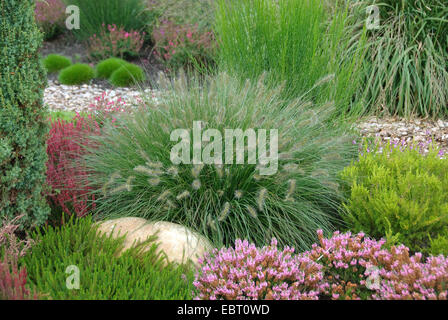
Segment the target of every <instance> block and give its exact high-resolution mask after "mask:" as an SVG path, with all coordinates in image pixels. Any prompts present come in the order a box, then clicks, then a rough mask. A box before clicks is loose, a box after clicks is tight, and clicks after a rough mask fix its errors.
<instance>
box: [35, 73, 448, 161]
mask: <svg viewBox="0 0 448 320" xmlns="http://www.w3.org/2000/svg"><path fill="white" fill-rule="evenodd" d="M104 92H105V94H106V96H107V99H108V101H116V100H117V99H119V98H121V99H122V100H123V101H124V102H125V103H126V104H128V105H129V104H131V105H132V104H134V103H136V102H138V101H139V99H140V98H141V95H142V92H141V91H138V90H136V89H132V88H114V89H110V88H104V87H102V86H101V85H97V84H91V85H81V86H66V85H61V84H59V83H58V82H57V81H51V80H50V81H49V82H48V87H47V88H46V89H45V94H44V102H45V103H46V104H47V105H48V107H49V109H50V110H54V111H63V110H65V111H75V112H82V111H88V110H91V105H92V104H94V103H95V98H97V97H101V96H102V95H103V93H104ZM144 94H145V96H146V97H152V98H153V99H155V100H157V95H158V94H160V92H158V91H156V90H153V89H150V88H147V89H145V90H144ZM357 128H358V129H359V131H360V134H361V135H362V136H365V137H379V138H381V140H383V141H385V142H388V141H392V142H395V143H397V142H400V143H402V144H408V143H409V142H412V141H416V142H421V143H424V142H428V141H429V140H431V141H434V142H435V143H436V144H437V146H438V147H439V148H440V149H441V150H442V152H443V153H445V154H448V121H447V120H441V119H437V120H431V119H410V120H405V119H400V118H393V117H382V118H377V117H369V118H364V119H362V120H360V122H359V123H358V124H357ZM425 151H427V150H425Z"/></svg>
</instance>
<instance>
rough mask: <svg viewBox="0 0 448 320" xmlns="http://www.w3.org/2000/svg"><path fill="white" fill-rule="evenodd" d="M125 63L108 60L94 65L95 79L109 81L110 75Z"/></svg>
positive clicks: (115, 59)
mask: <svg viewBox="0 0 448 320" xmlns="http://www.w3.org/2000/svg"><path fill="white" fill-rule="evenodd" d="M126 63H127V62H126V61H125V60H123V59H119V58H109V59H106V60H103V61H101V62H100V63H98V64H97V65H96V77H97V78H100V79H109V78H110V76H111V75H112V73H113V72H114V71H115V70H117V69H118V68H120V67H122V66H123V65H125V64H126Z"/></svg>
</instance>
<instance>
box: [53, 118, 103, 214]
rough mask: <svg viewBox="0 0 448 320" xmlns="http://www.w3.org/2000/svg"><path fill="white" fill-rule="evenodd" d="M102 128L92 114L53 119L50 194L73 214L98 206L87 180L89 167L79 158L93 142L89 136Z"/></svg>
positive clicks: (65, 209)
mask: <svg viewBox="0 0 448 320" xmlns="http://www.w3.org/2000/svg"><path fill="white" fill-rule="evenodd" d="M99 132H100V126H99V124H98V122H97V121H95V120H94V119H93V118H92V117H91V116H89V117H82V116H80V115H77V116H76V117H75V118H74V119H73V121H72V122H67V121H64V120H57V121H53V122H51V129H50V135H49V139H48V141H47V154H48V162H47V183H48V184H49V185H50V186H51V188H52V191H51V193H50V194H49V198H50V199H51V200H52V201H53V203H54V204H56V205H58V206H60V207H61V208H62V210H63V211H64V212H65V213H67V214H69V215H70V214H72V213H75V214H76V215H77V216H78V217H82V216H84V215H86V214H87V213H88V212H89V210H90V209H91V208H94V207H95V203H94V202H93V201H94V200H95V198H94V196H93V195H91V194H90V191H91V188H90V187H89V186H88V185H86V184H85V183H84V182H83V177H85V175H86V169H85V168H84V167H83V166H82V165H80V164H79V162H77V161H78V160H79V159H80V157H81V156H82V155H83V154H84V152H85V147H86V146H89V145H91V141H90V140H89V136H91V135H96V134H99Z"/></svg>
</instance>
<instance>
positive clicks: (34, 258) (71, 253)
mask: <svg viewBox="0 0 448 320" xmlns="http://www.w3.org/2000/svg"><path fill="white" fill-rule="evenodd" d="M96 229H97V228H96V225H94V224H93V223H92V218H91V217H89V216H88V217H84V218H82V219H77V218H71V219H70V220H69V221H68V222H66V223H65V224H63V225H62V226H61V227H59V228H54V227H48V228H46V229H44V230H40V231H39V230H38V231H36V232H34V234H33V235H32V238H33V239H34V240H36V242H37V243H36V245H35V246H34V247H33V250H32V252H31V253H30V254H29V255H27V256H26V257H25V258H24V259H23V260H22V264H23V265H24V266H26V268H27V271H28V279H29V284H30V287H31V288H39V290H41V292H42V293H43V294H44V296H46V297H48V298H51V299H58V300H59V299H61V300H73V299H88V300H94V299H100V300H103V299H107V300H116V299H120V300H129V299H132V300H134V299H135V300H137V299H138V300H159V299H163V300H165V299H176V300H184V299H191V292H192V290H193V285H192V282H193V271H192V270H191V269H190V267H187V266H186V265H181V266H178V265H174V264H167V265H165V262H166V261H165V260H164V259H165V258H164V257H163V256H162V255H159V254H157V253H156V247H155V245H153V246H152V247H151V249H150V250H149V251H147V252H143V251H142V250H141V249H142V248H141V247H137V248H133V249H130V250H127V251H125V252H124V253H123V254H122V255H121V256H118V252H119V251H120V250H121V248H122V245H123V240H124V238H123V237H121V238H119V239H112V238H110V237H107V236H105V235H101V236H99V235H97V231H96ZM69 266H76V267H78V268H79V271H80V278H79V280H80V282H79V289H73V290H70V289H69V288H67V286H66V283H67V277H69V276H70V275H71V274H73V273H72V272H73V271H70V270H71V269H69V273H66V271H67V268H68V267H69ZM69 283H70V284H73V283H72V282H70V281H69Z"/></svg>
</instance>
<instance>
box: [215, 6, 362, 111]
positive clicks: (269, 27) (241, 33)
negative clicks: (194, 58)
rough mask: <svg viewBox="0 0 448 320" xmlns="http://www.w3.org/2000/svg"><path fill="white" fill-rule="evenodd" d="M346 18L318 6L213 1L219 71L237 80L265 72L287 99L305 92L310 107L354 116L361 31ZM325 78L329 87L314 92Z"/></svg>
mask: <svg viewBox="0 0 448 320" xmlns="http://www.w3.org/2000/svg"><path fill="white" fill-rule="evenodd" d="M350 12H351V11H350V10H349V9H348V6H345V5H344V6H342V5H341V6H337V7H336V8H335V6H330V5H328V3H327V2H326V1H323V0H301V1H297V0H283V1H271V0H238V1H236V0H235V1H233V0H231V1H226V0H217V8H216V14H215V16H216V21H215V31H216V37H217V40H218V45H219V57H218V61H219V65H220V67H221V68H222V69H223V70H226V71H229V72H231V73H232V74H236V75H238V76H239V77H240V78H242V79H243V80H245V79H246V78H249V79H256V78H257V77H259V76H260V75H261V74H262V73H263V72H264V71H268V72H269V78H270V80H271V81H272V82H273V83H280V82H282V81H286V87H285V92H286V95H287V96H288V97H298V96H300V95H302V94H304V93H305V92H308V91H310V90H311V91H312V96H313V99H314V101H318V102H322V101H335V104H336V106H337V111H338V112H339V113H347V112H351V113H357V112H359V110H360V109H362V107H360V106H359V105H357V104H356V101H355V100H354V99H353V98H354V94H355V92H356V89H357V85H358V84H359V83H358V80H359V79H360V76H361V73H360V71H361V66H362V60H363V56H364V54H365V51H364V45H365V41H364V40H365V39H364V31H365V30H364V28H363V24H362V23H357V24H351V23H349V21H351V19H350V16H349V15H350ZM354 29H360V31H361V32H354V31H353V30H354ZM325 77H330V78H333V81H331V82H328V83H327V84H326V85H323V86H319V87H318V88H315V87H314V85H315V84H316V82H318V81H319V80H320V79H322V78H325Z"/></svg>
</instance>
